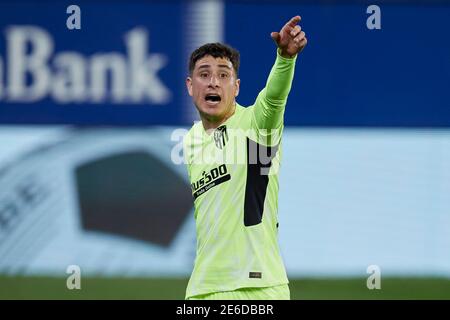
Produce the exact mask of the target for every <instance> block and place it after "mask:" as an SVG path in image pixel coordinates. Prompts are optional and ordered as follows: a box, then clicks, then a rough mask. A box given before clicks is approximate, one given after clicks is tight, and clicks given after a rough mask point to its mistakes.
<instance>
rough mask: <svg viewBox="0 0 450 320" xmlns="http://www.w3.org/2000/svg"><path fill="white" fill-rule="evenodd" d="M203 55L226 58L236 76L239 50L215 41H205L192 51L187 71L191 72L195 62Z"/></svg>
mask: <svg viewBox="0 0 450 320" xmlns="http://www.w3.org/2000/svg"><path fill="white" fill-rule="evenodd" d="M204 56H212V57H214V58H227V59H228V60H230V62H231V64H232V65H233V68H234V71H235V72H236V76H237V74H238V71H239V51H237V50H236V49H234V48H232V47H230V46H229V45H226V44H223V43H219V42H215V43H207V44H204V45H203V46H201V47H200V48H197V49H195V50H194V52H192V54H191V58H190V60H189V73H190V74H192V71H194V68H195V63H196V62H197V61H198V60H200V59H201V58H203V57H204Z"/></svg>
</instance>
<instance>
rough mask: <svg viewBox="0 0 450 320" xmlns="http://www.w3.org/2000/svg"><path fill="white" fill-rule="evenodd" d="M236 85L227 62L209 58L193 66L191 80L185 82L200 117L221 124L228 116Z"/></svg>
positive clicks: (228, 61) (233, 102)
mask: <svg viewBox="0 0 450 320" xmlns="http://www.w3.org/2000/svg"><path fill="white" fill-rule="evenodd" d="M239 83H240V80H239V79H236V73H235V71H234V69H233V64H232V63H231V61H230V60H228V59H227V58H214V57H212V56H209V55H208V56H204V57H203V58H201V59H199V60H198V61H197V62H196V64H195V68H194V70H193V71H192V76H191V77H188V78H187V79H186V86H187V89H188V91H189V95H190V96H191V97H192V99H193V100H194V103H195V106H196V107H197V109H198V111H199V112H200V116H201V117H204V118H206V119H208V121H211V122H221V121H222V120H223V119H225V118H227V117H229V116H231V113H232V112H233V111H234V105H235V98H236V97H237V95H238V94H239Z"/></svg>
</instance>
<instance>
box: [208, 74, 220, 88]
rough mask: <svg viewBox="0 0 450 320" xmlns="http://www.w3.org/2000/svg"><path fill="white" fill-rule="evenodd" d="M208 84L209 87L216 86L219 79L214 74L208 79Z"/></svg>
mask: <svg viewBox="0 0 450 320" xmlns="http://www.w3.org/2000/svg"><path fill="white" fill-rule="evenodd" d="M209 86H210V87H215V88H216V87H218V86H219V79H218V78H217V77H216V76H212V77H211V78H210V80H209Z"/></svg>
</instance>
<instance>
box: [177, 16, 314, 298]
mask: <svg viewBox="0 0 450 320" xmlns="http://www.w3.org/2000/svg"><path fill="white" fill-rule="evenodd" d="M300 19H301V18H300V16H295V17H293V18H292V19H291V20H290V21H289V22H287V23H286V24H285V25H284V26H283V28H282V29H281V30H280V32H272V33H271V37H272V39H273V40H274V41H275V43H276V45H277V49H276V60H275V64H274V66H273V67H272V70H271V72H270V75H269V78H268V80H267V83H266V87H265V88H264V89H263V90H262V91H261V92H260V93H259V95H258V97H257V98H256V101H255V103H254V104H253V105H252V106H249V107H242V106H240V105H239V104H238V103H236V97H237V95H238V93H239V85H240V80H239V79H238V69H239V52H238V51H236V50H235V49H233V48H231V47H229V46H227V45H224V44H220V43H209V44H205V45H203V46H201V47H200V48H198V49H196V50H195V51H194V52H193V53H192V55H191V58H190V63H189V73H190V74H189V77H187V79H186V86H187V89H188V92H189V95H190V96H191V97H192V99H193V102H194V104H195V106H196V108H197V109H198V112H199V114H200V119H201V121H199V122H197V123H196V124H194V125H193V127H192V128H191V129H190V131H189V132H188V134H187V135H186V136H185V138H184V141H183V149H184V155H185V160H186V163H187V169H188V174H189V179H190V182H191V187H192V193H193V198H194V207H195V213H194V216H195V220H196V230H197V255H196V259H195V265H194V270H193V272H192V275H191V278H190V280H189V284H188V287H187V290H186V299H219V300H238V299H252V300H256V299H290V292H289V287H288V283H289V282H288V279H287V276H286V271H285V267H284V264H283V261H282V258H281V255H280V252H279V246H278V238H277V237H278V218H277V211H278V170H277V168H278V165H279V161H280V156H281V154H280V153H281V145H280V144H281V133H282V130H283V114H284V108H285V105H286V101H287V97H288V94H289V91H290V89H291V83H292V79H293V76H294V67H295V61H296V58H297V54H298V53H300V52H301V51H302V49H303V48H304V47H305V45H306V42H307V40H306V37H305V32H303V31H302V30H301V27H300V26H299V25H298V23H299V22H300ZM257 51H258V48H255V54H257ZM274 51H275V50H274ZM211 154H214V156H212V158H208V157H209V156H211ZM217 155H222V157H217ZM230 155H231V159H233V161H225V160H224V159H225V158H226V159H227V160H229V159H230V157H229V156H230ZM237 157H241V158H242V157H244V159H245V161H239V160H237ZM211 159H221V160H222V161H220V160H219V161H209V160H211ZM207 160H208V161H207Z"/></svg>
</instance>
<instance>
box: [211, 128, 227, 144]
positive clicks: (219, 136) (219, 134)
mask: <svg viewBox="0 0 450 320" xmlns="http://www.w3.org/2000/svg"><path fill="white" fill-rule="evenodd" d="M214 142H215V143H216V147H217V148H219V149H223V148H224V147H225V144H226V143H227V142H228V133H227V126H226V125H223V126H220V127H218V128H217V129H216V130H214Z"/></svg>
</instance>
